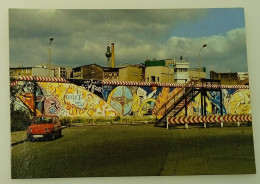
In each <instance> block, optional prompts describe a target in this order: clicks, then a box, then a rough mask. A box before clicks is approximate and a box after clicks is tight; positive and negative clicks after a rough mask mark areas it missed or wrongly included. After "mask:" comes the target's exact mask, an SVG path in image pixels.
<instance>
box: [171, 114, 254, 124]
mask: <svg viewBox="0 0 260 184" xmlns="http://www.w3.org/2000/svg"><path fill="white" fill-rule="evenodd" d="M251 121H252V115H251V114H247V115H223V116H221V115H208V116H186V117H167V126H168V125H171V124H195V123H228V122H251Z"/></svg>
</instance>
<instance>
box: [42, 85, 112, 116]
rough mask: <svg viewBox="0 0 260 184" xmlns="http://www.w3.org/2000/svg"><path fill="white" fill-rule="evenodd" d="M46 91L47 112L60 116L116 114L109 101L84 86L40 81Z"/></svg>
mask: <svg viewBox="0 0 260 184" xmlns="http://www.w3.org/2000/svg"><path fill="white" fill-rule="evenodd" d="M38 84H39V86H40V87H41V88H42V90H43V92H45V97H46V100H45V105H44V106H45V112H47V113H51V114H53V113H54V114H58V115H60V116H116V115H117V112H116V111H115V109H113V108H112V107H111V106H110V105H109V104H108V103H107V102H105V101H104V100H103V99H102V98H100V97H98V96H97V95H95V94H93V93H91V92H89V91H88V90H86V89H85V88H84V87H82V86H77V85H75V84H68V83H43V82H40V83H38Z"/></svg>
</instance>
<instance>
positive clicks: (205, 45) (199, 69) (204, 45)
mask: <svg viewBox="0 0 260 184" xmlns="http://www.w3.org/2000/svg"><path fill="white" fill-rule="evenodd" d="M204 47H207V44H203V45H202V47H201V49H200V51H199V67H198V71H199V79H200V72H201V56H200V52H201V51H202V49H203V48H204Z"/></svg>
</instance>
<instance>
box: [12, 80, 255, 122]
mask: <svg viewBox="0 0 260 184" xmlns="http://www.w3.org/2000/svg"><path fill="white" fill-rule="evenodd" d="M35 84H36V85H35ZM12 87H16V88H17V89H18V90H17V94H16V101H15V107H16V108H19V109H23V110H25V111H30V112H32V113H34V111H35V110H36V114H37V115H40V114H55V115H58V116H60V117H98V116H128V115H129V116H142V115H152V114H153V111H154V110H155V109H156V108H159V107H160V106H161V105H162V104H164V103H165V102H166V101H167V100H168V99H170V98H171V97H172V96H174V95H175V94H176V93H177V91H178V89H180V88H181V85H177V84H171V85H167V84H159V83H158V84H156V83H147V82H116V81H115V82H107V81H96V80H76V79H74V80H69V81H68V82H39V81H37V82H34V81H30V80H24V81H22V80H20V81H17V82H15V85H14V84H12ZM221 93H222V98H223V101H222V102H223V103H222V105H223V107H222V109H223V114H251V104H250V92H249V87H248V86H244V85H243V86H241V85H237V86H229V85H225V86H224V85H222V87H221ZM34 94H36V96H35V97H34ZM178 95H179V96H180V95H182V94H181V93H180V94H178ZM178 95H177V96H176V98H178ZM219 102H220V93H217V92H215V91H208V92H207V98H206V113H207V114H220V103H219ZM200 103H201V100H200V94H198V95H197V96H196V97H195V98H194V99H193V100H192V101H191V102H190V103H189V104H188V107H187V113H188V116H196V115H200V112H201V109H200V108H201V104H200ZM184 115H185V112H184V110H182V111H181V112H180V113H179V114H178V115H177V116H184Z"/></svg>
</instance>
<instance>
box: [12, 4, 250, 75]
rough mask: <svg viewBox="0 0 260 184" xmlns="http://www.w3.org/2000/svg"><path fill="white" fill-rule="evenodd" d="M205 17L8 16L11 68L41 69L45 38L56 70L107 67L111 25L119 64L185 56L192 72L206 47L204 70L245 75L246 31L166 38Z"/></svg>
mask: <svg viewBox="0 0 260 184" xmlns="http://www.w3.org/2000/svg"><path fill="white" fill-rule="evenodd" d="M46 11H47V12H46ZM207 11H208V10H206V9H204V10H200V9H197V10H196V9H194V10H192V9H190V10H174V11H173V10H142V11H140V10H127V11H126V10H88V11H86V10H11V11H10V64H11V66H19V65H21V63H23V65H27V66H33V65H35V64H42V63H41V62H44V63H45V62H46V60H47V58H48V44H49V37H50V36H53V37H54V41H53V43H52V62H53V63H54V64H58V65H69V66H73V67H76V66H79V65H85V64H90V63H94V62H95V63H97V64H100V65H103V66H105V63H106V57H105V51H106V46H107V24H108V23H109V24H110V43H111V42H114V43H115V52H116V53H115V56H116V62H117V63H118V64H119V63H126V62H128V63H141V62H144V61H145V59H147V58H150V59H152V58H157V59H165V58H173V57H176V58H177V59H178V58H179V57H180V56H184V57H189V60H190V63H191V66H193V67H196V66H197V63H198V62H197V61H198V52H199V50H200V48H201V46H202V45H203V44H204V43H207V44H208V46H207V48H204V49H203V50H202V52H201V56H202V61H203V64H204V65H205V66H207V67H208V70H212V69H214V70H215V69H216V70H223V71H224V70H227V68H233V70H234V71H235V70H239V71H245V70H247V64H246V45H245V30H244V29H235V30H230V31H229V32H227V33H226V34H225V35H214V36H210V37H201V38H185V37H169V36H170V32H171V30H172V29H174V28H175V27H176V26H178V24H179V23H180V22H181V21H186V22H192V21H194V20H197V19H199V18H202V17H203V16H206V13H207ZM214 66H215V67H214ZM220 66H221V67H220ZM218 72H220V71H218Z"/></svg>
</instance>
